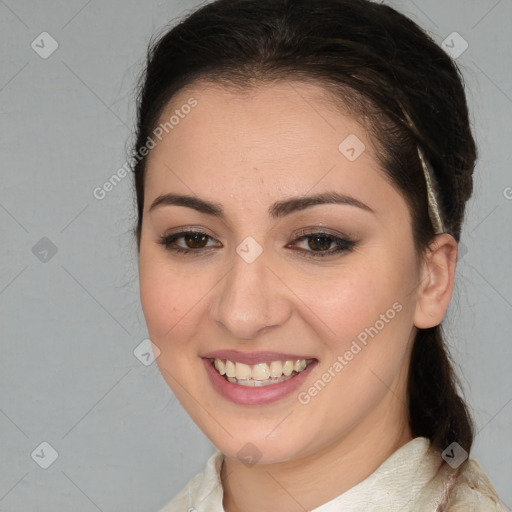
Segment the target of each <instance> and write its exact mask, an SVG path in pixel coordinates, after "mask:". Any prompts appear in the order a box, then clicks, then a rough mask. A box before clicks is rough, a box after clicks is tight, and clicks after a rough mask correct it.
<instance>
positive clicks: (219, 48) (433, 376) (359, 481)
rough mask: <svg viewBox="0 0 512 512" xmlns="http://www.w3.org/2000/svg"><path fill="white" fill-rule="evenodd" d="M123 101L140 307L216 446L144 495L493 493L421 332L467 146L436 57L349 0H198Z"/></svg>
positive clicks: (292, 500)
mask: <svg viewBox="0 0 512 512" xmlns="http://www.w3.org/2000/svg"><path fill="white" fill-rule="evenodd" d="M138 107H139V108H138V126H137V141H136V146H135V150H134V159H135V168H134V172H135V186H136V196H137V204H138V216H139V217H138V223H137V226H136V230H135V231H136V236H137V241H138V249H139V275H140V288H141V302H142V307H143V311H144V315H145V319H146V322H147V326H148V331H149V334H150V338H151V340H152V342H153V344H154V346H155V347H157V348H158V351H159V356H158V358H157V362H158V365H159V368H160V370H161V372H162V375H163V377H164V378H165V380H166V381H167V383H168V384H169V386H170V387H171V389H172V390H173V392H174V393H175V394H176V396H177V397H178V399H179V400H180V402H181V403H182V404H183V406H184V407H185V409H186V410H187V412H188V413H189V414H190V416H191V417H192V419H193V420H194V421H195V422H196V423H197V425H198V426H199V427H200V428H201V429H202V430H203V432H204V433H205V434H206V435H207V436H208V437H209V439H210V440H211V441H212V442H213V444H214V445H215V446H216V447H217V448H218V450H219V451H218V452H217V453H216V454H215V455H214V456H212V458H211V459H210V460H209V461H208V462H207V465H206V468H205V471H204V473H202V474H200V475H197V476H196V477H195V478H194V479H193V480H192V481H191V482H190V483H189V484H188V485H187V486H186V487H185V488H184V489H183V491H182V492H181V493H180V494H179V495H178V496H177V497H176V498H175V499H174V500H173V501H172V502H171V503H169V504H168V505H167V506H166V507H165V508H164V509H163V510H164V511H166V512H171V511H184V510H190V511H198V512H201V511H222V510H225V511H227V512H239V511H244V512H253V511H256V510H258V511H261V510H279V511H280V512H288V511H289V512H292V511H304V510H308V511H310V510H315V511H316V512H329V511H335V510H336V511H338V510H361V511H363V510H364V511H376V510H397V511H398V510H401V511H409V510H411V511H412V510H414V511H425V510H432V511H434V510H437V511H441V510H443V511H446V510H454V511H456V510H464V511H467V510H475V511H484V510H485V511H491V510H495V511H498V510H503V509H502V507H501V506H500V503H499V500H498V498H497V496H496V493H495V491H494V489H493V487H492V485H491V483H490V482H489V481H488V479H487V478H486V476H485V474H484V473H483V472H482V470H481V468H480V467H479V466H478V464H477V463H476V462H475V461H473V460H471V459H470V458H469V456H468V455H469V453H470V450H471V445H472V441H473V427H472V421H471V418H470V415H469V413H468V410H467V407H466V405H465V403H464V401H463V399H462V398H461V397H460V396H459V395H458V393H457V390H456V385H457V381H456V377H455V375H454V373H453V371H452V367H451V364H450V362H449V358H448V354H447V352H446V349H445V347H444V341H443V337H442V332H441V322H442V320H443V318H444V316H445V313H446V310H447V308H448V305H449V303H450V300H451V296H452V290H453V286H454V276H455V269H456V263H457V250H458V241H459V238H460V232H461V224H462V221H463V217H464V207H465V203H466V201H467V200H468V198H469V197H470V195H471V192H472V173H473V168H474V163H475V158H476V149H475V144H474V140H473V137H472V134H471V131H470V127H469V122H468V112H467V105H466V99H465V94H464V89H463V86H462V84H461V78H460V76H459V74H458V70H457V68H456V66H455V65H454V63H453V62H452V60H451V59H450V58H449V57H448V55H447V54H445V53H444V52H443V51H442V50H441V49H440V48H439V47H437V46H436V45H435V44H434V42H433V41H432V40H431V39H430V38H429V37H428V36H427V35H426V34H425V33H424V32H423V31H422V30H421V29H420V28H419V27H417V26H416V25H415V24H414V23H413V22H412V21H410V20H409V19H407V18H405V17H404V16H403V15H401V14H399V13H397V12H396V11H395V10H393V9H391V8H390V7H387V6H385V5H380V4H377V3H372V2H368V1H366V0H320V1H312V0H298V1H293V2H291V1H289V0H217V1H214V2H212V3H210V4H208V5H205V6H204V7H202V8H200V9H198V10H197V11H196V12H194V13H192V14H191V15H190V16H189V17H187V18H186V19H185V20H184V21H182V22H181V23H180V24H179V25H177V26H176V27H174V28H173V29H172V30H170V31H169V32H168V33H167V34H165V35H164V36H163V37H162V38H161V39H160V40H159V41H158V42H157V43H156V44H154V45H153V47H152V48H151V50H150V52H149V56H148V62H147V68H146V70H145V73H144V76H143V79H142V82H141V87H140V96H139V105H138Z"/></svg>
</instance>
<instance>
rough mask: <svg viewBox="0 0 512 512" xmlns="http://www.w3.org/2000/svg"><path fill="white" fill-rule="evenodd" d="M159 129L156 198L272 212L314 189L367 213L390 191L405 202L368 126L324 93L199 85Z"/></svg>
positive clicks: (152, 166)
mask: <svg viewBox="0 0 512 512" xmlns="http://www.w3.org/2000/svg"><path fill="white" fill-rule="evenodd" d="M190 105H194V106H193V107H190ZM166 123H167V124H166ZM159 126H160V127H163V128H164V129H163V130H161V132H162V133H161V134H160V138H161V140H160V138H155V142H156V146H155V147H154V148H153V149H152V150H151V152H150V154H149V157H148V162H147V177H146V190H147V193H148V195H157V194H161V193H165V192H168V190H165V189H166V187H167V188H173V189H175V188H176V189H177V191H180V192H183V193H190V192H192V193H197V194H201V195H202V196H209V197H210V198H212V199H214V200H218V196H219V195H222V196H225V197H233V196H235V195H236V196H237V197H240V198H241V199H240V201H241V203H243V200H244V196H245V197H246V198H247V199H250V200H255V199H256V197H257V200H258V201H264V203H265V204H269V203H270V202H271V201H272V200H275V199H279V198H282V196H283V195H300V194H302V195H304V194H307V193H308V191H310V190H312V189H315V192H323V191H326V190H332V189H336V190H338V191H339V192H341V193H351V194H353V195H358V197H359V198H360V199H361V200H362V201H363V202H366V203H367V204H368V202H370V201H371V197H372V196H375V195H383V194H384V195H385V194H386V190H385V189H384V188H383V187H385V186H387V187H388V188H390V189H391V190H388V191H387V193H388V194H391V195H393V194H394V196H395V198H396V195H397V192H396V191H394V187H391V186H390V185H389V182H388V180H387V178H386V177H385V175H384V173H383V172H382V170H381V168H380V164H379V163H378V160H377V158H376V156H375V153H374V148H373V145H372V142H371V140H370V139H369V136H368V134H367V131H366V129H365V127H364V126H363V124H361V123H360V122H359V120H358V119H356V118H355V117H354V116H353V115H350V114H348V112H347V109H343V108H342V106H338V105H337V104H336V103H335V102H334V100H333V98H332V96H330V94H329V93H328V92H327V91H326V90H325V89H323V88H322V87H321V86H319V85H315V84H309V83H308V84H306V83H301V82H278V83H272V84H262V85H259V86H256V87H251V88H248V89H243V90H235V89H232V88H226V87H224V86H222V85H219V84H211V83H210V84H205V83H196V84H194V85H192V86H189V87H187V88H186V89H183V90H182V91H180V92H179V93H178V94H177V95H175V96H174V98H173V100H172V102H171V103H170V104H169V105H168V106H167V107H166V109H165V110H164V111H163V112H162V115H161V117H160V120H159ZM387 199H388V200H389V199H390V198H389V197H388V198H387Z"/></svg>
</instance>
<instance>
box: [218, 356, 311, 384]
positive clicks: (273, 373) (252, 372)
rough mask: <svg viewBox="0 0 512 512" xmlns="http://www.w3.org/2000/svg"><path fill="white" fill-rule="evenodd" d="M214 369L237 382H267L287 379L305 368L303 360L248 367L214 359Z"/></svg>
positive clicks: (305, 363) (273, 362)
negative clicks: (282, 377) (272, 379)
mask: <svg viewBox="0 0 512 512" xmlns="http://www.w3.org/2000/svg"><path fill="white" fill-rule="evenodd" d="M214 364H215V368H216V369H217V371H218V372H219V373H220V374H221V375H226V376H227V377H231V378H237V379H238V380H249V379H253V380H267V379H268V378H279V377H281V376H282V375H284V376H286V377H288V376H289V375H291V374H292V372H293V371H294V370H295V371H296V372H297V373H299V372H301V371H302V370H304V368H306V366H307V364H308V363H307V361H306V360H305V359H296V360H295V361H290V360H288V361H272V362H270V363H258V364H255V365H252V366H251V365H248V364H244V363H238V362H233V361H230V360H229V359H228V360H222V359H215V362H214Z"/></svg>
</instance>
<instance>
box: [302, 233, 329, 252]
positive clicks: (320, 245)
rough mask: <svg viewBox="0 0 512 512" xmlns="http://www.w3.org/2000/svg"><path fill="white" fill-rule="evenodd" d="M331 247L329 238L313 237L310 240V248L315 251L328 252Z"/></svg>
mask: <svg viewBox="0 0 512 512" xmlns="http://www.w3.org/2000/svg"><path fill="white" fill-rule="evenodd" d="M330 245H331V239H330V238H329V237H328V236H311V237H309V239H308V246H309V248H310V249H314V250H321V251H323V250H326V249H329V246H330Z"/></svg>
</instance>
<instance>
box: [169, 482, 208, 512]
mask: <svg viewBox="0 0 512 512" xmlns="http://www.w3.org/2000/svg"><path fill="white" fill-rule="evenodd" d="M202 479H203V474H202V473H199V474H197V475H196V476H195V477H194V478H192V479H191V480H190V482H189V483H188V484H187V485H186V486H185V487H184V488H183V489H182V490H181V491H180V492H179V493H178V494H177V495H176V496H175V497H174V498H173V499H172V500H171V501H170V502H169V503H167V505H165V507H164V508H162V509H160V510H159V512H189V510H190V512H192V511H193V510H194V509H193V507H192V504H191V496H192V494H195V493H197V488H198V487H199V484H200V483H201V481H202Z"/></svg>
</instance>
